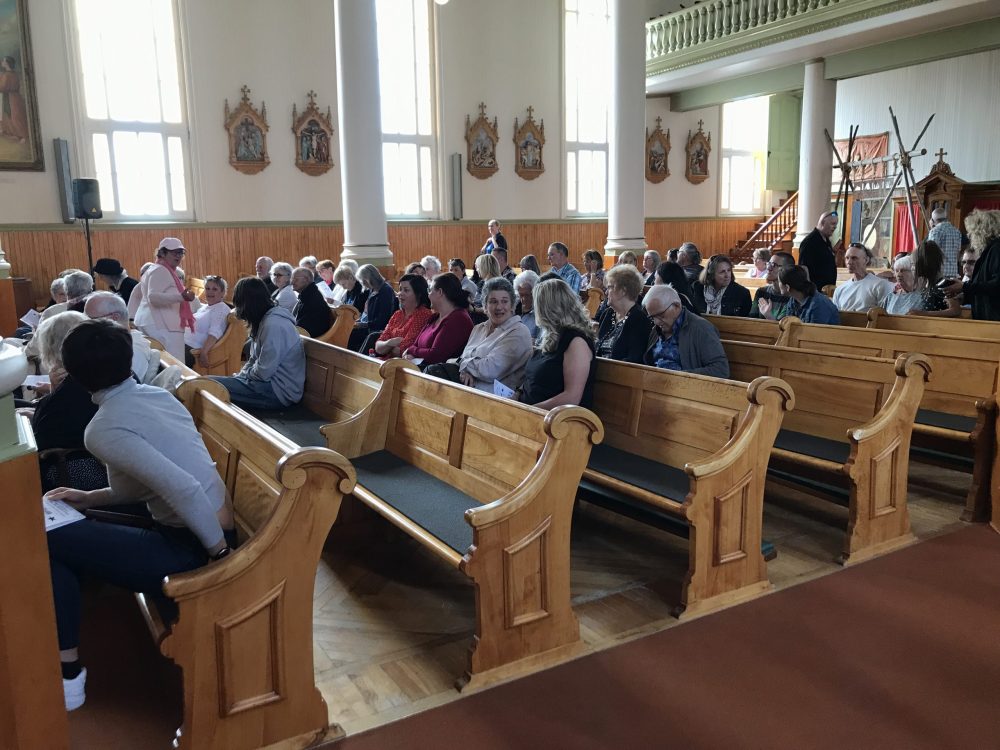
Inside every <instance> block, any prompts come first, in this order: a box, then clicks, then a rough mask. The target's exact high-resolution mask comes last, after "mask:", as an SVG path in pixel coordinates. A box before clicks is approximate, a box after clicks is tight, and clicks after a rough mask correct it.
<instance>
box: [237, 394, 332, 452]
mask: <svg viewBox="0 0 1000 750" xmlns="http://www.w3.org/2000/svg"><path fill="white" fill-rule="evenodd" d="M247 411H249V412H250V414H252V415H253V416H255V417H256V418H257V419H259V420H260V421H261V422H263V423H264V424H266V425H267V426H268V427H270V428H271V429H272V430H274V431H275V432H278V433H281V434H282V435H284V436H285V437H286V438H288V439H289V440H291V441H292V442H293V443H296V444H298V445H301V446H319V447H322V448H325V447H326V438H324V437H323V435H322V433H321V432H320V431H319V428H320V427H322V426H323V425H325V424H329V423H330V420H329V419H323V418H322V417H321V416H319V415H318V414H316V413H315V412H312V411H309V409H307V408H306V407H304V406H302V404H295V405H294V406H289V407H286V408H284V409H278V410H275V409H248V410H247Z"/></svg>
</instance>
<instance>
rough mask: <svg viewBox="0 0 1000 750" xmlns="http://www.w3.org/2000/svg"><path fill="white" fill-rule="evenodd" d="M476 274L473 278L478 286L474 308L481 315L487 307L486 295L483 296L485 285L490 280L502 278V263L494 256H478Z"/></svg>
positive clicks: (473, 303)
mask: <svg viewBox="0 0 1000 750" xmlns="http://www.w3.org/2000/svg"><path fill="white" fill-rule="evenodd" d="M475 266H476V272H475V274H474V275H473V277H472V280H473V282H475V284H476V294H475V296H474V297H473V299H472V307H473V309H475V310H476V312H479V313H480V314H481V313H482V311H483V308H484V307H486V304H485V303H486V295H484V294H483V284H485V283H486V282H487V281H489V280H490V279H499V278H502V276H501V275H500V263H499V262H497V259H496V258H494V257H493V254H492V253H490V254H483V255H477V256H476V262H475Z"/></svg>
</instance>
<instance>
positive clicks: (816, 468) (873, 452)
mask: <svg viewBox="0 0 1000 750" xmlns="http://www.w3.org/2000/svg"><path fill="white" fill-rule="evenodd" d="M722 344H723V348H724V349H725V350H726V356H727V357H728V358H729V370H730V375H731V377H733V378H738V379H740V380H744V381H747V382H750V381H753V380H754V379H756V378H758V377H761V376H771V377H777V378H781V379H782V380H784V381H785V382H787V383H788V384H789V385H790V386H791V387H792V389H793V390H794V392H795V409H794V410H793V411H791V412H789V413H787V414H786V415H785V418H784V422H783V426H782V429H781V431H780V432H779V433H778V437H777V438H776V439H775V441H774V449H773V450H772V451H771V461H770V466H769V467H768V474H769V476H770V477H771V478H772V479H773V480H775V481H778V482H779V483H784V484H791V485H794V486H797V487H798V488H800V489H801V488H803V487H804V488H806V489H807V490H809V491H812V492H814V493H816V494H819V495H821V496H823V497H827V498H832V499H833V500H835V501H836V502H838V503H840V504H843V505H846V506H847V508H848V526H847V535H846V538H845V541H844V548H843V555H842V557H841V560H840V561H841V562H842V563H844V564H846V563H854V562H859V561H861V560H866V559H868V558H871V557H873V556H875V555H879V554H882V553H884V552H888V551H891V550H893V549H897V548H899V547H901V546H903V545H906V544H909V543H910V542H911V541H912V539H913V535H912V534H911V533H910V520H909V514H908V512H907V507H906V493H907V469H908V467H909V448H910V434H911V432H912V428H913V418H914V416H915V414H916V411H917V406H918V404H919V403H920V399H921V397H922V395H923V391H924V383H925V381H926V380H927V379H928V378H929V376H930V370H931V366H930V363H929V362H928V360H927V358H926V357H924V356H923V355H920V354H908V355H900V357H899V358H897V359H896V361H895V362H893V361H892V360H889V359H877V358H874V357H858V356H852V355H846V354H827V353H823V352H817V351H807V350H803V349H793V348H789V347H778V346H766V345H763V344H748V343H743V342H738V341H725V340H723V342H722Z"/></svg>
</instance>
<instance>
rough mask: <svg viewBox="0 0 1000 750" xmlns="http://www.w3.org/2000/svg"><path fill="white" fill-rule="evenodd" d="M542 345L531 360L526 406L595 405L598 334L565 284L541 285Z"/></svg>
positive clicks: (536, 294) (539, 319) (538, 291)
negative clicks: (595, 340)
mask: <svg viewBox="0 0 1000 750" xmlns="http://www.w3.org/2000/svg"><path fill="white" fill-rule="evenodd" d="M533 299H534V309H535V320H536V322H537V323H538V328H539V329H540V331H541V334H540V341H539V346H538V348H537V349H535V353H534V354H533V355H532V357H531V359H530V360H528V365H527V368H526V370H525V375H524V383H523V385H522V386H521V401H523V402H524V403H526V404H534V405H535V406H537V407H538V408H540V409H552V408H554V407H556V406H562V405H563V404H571V405H579V406H586V407H590V406H591V404H593V401H594V373H595V370H596V366H597V357H596V356H595V355H594V334H593V332H592V331H591V329H590V319H589V318H588V317H587V310H586V308H584V306H583V304H582V303H581V302H580V298H579V297H578V296H577V293H576V292H574V291H573V290H571V289H570V288H569V284H567V283H566V282H565V281H563V280H562V279H550V280H549V281H542V282H539V283H538V284H537V285H536V286H535V291H534V295H533Z"/></svg>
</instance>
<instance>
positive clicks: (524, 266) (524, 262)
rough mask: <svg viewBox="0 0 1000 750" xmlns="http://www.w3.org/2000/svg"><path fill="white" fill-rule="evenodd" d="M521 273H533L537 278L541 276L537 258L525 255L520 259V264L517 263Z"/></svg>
mask: <svg viewBox="0 0 1000 750" xmlns="http://www.w3.org/2000/svg"><path fill="white" fill-rule="evenodd" d="M518 265H519V266H520V267H521V270H522V271H534V272H535V273H537V274H538V275H539V276H541V275H542V269H541V268H540V267H539V265H538V258H536V257H535V256H534V255H525V256H524V257H523V258H521V262H520V263H518Z"/></svg>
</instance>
